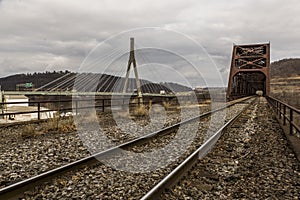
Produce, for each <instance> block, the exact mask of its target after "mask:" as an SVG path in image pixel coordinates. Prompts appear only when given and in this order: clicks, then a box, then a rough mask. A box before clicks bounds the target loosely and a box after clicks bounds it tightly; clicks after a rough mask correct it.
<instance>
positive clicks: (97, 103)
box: [0, 98, 171, 120]
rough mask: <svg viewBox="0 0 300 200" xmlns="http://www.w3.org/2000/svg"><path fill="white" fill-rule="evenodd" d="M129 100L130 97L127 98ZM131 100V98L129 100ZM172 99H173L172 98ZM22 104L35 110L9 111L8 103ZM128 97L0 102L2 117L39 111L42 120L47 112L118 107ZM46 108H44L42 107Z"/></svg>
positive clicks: (38, 114) (38, 116)
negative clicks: (43, 114)
mask: <svg viewBox="0 0 300 200" xmlns="http://www.w3.org/2000/svg"><path fill="white" fill-rule="evenodd" d="M127 100H128V99H127ZM129 101H130V100H129ZM149 101H150V100H149ZM149 101H147V102H144V104H149ZM170 101H171V100H170ZM163 102H164V101H157V100H156V101H155V102H153V103H163ZM18 104H19V105H20V104H28V105H29V106H30V107H34V108H35V110H31V111H21V112H11V111H8V109H7V106H8V105H18ZM127 104H128V102H126V99H124V98H116V99H115V98H114V99H113V100H112V99H111V98H105V99H102V98H100V99H97V98H96V99H93V98H88V99H67V100H65V99H64V100H41V101H22V102H2V103H1V102H0V118H3V117H4V116H9V119H13V118H14V116H16V115H22V114H32V113H37V117H36V118H35V119H38V120H40V119H41V118H42V117H41V114H42V113H47V112H59V113H67V112H72V114H73V115H77V114H78V113H80V110H84V109H91V108H95V109H96V110H98V111H102V112H104V111H105V108H107V107H108V108H116V107H122V106H124V105H127ZM136 104H139V102H132V101H130V102H129V106H134V105H136ZM42 108H44V109H42Z"/></svg>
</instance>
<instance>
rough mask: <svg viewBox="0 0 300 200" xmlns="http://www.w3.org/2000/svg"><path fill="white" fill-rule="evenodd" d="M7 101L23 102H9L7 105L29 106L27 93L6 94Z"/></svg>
mask: <svg viewBox="0 0 300 200" xmlns="http://www.w3.org/2000/svg"><path fill="white" fill-rule="evenodd" d="M4 99H5V102H7V103H13V102H23V103H17V104H7V107H12V106H28V102H29V99H28V97H26V96H25V95H4Z"/></svg>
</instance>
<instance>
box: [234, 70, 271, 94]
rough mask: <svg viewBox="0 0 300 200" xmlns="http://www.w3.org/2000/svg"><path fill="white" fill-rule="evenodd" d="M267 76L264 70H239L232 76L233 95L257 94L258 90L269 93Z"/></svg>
mask: <svg viewBox="0 0 300 200" xmlns="http://www.w3.org/2000/svg"><path fill="white" fill-rule="evenodd" d="M266 81H267V77H266V75H265V74H264V73H262V72H238V73H237V74H235V75H234V76H233V77H232V84H231V94H230V95H231V97H232V98H233V99H234V97H236V98H238V97H242V96H249V95H254V94H256V92H257V91H262V92H263V94H264V95H265V94H266V93H267V83H266Z"/></svg>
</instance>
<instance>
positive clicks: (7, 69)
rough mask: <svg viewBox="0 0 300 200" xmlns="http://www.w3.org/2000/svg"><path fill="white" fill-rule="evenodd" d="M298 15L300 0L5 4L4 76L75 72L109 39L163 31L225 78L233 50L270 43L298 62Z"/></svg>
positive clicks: (0, 41) (16, 0)
mask: <svg viewBox="0 0 300 200" xmlns="http://www.w3.org/2000/svg"><path fill="white" fill-rule="evenodd" d="M299 13H300V1H299V0H289V1H283V0H228V1H227V0H226V1H225V0H165V1H162V0H126V1H124V0H118V1H117V0H77V1H75V0H63V1H61V0H51V1H49V0H0V67H1V68H0V77H4V76H7V75H11V74H15V73H26V72H35V71H46V70H47V71H53V70H65V69H68V70H71V71H77V70H78V67H79V66H80V65H81V63H82V62H83V60H84V59H85V58H86V56H87V55H88V54H89V52H90V51H91V50H92V49H93V48H94V47H95V46H96V45H98V44H99V43H100V42H102V41H104V40H105V39H107V38H109V37H110V36H112V35H115V34H118V33H120V32H122V31H127V30H131V29H135V28H141V27H161V28H165V29H170V30H174V31H177V32H180V33H182V34H185V35H187V36H189V37H191V38H192V39H194V40H195V41H197V42H198V43H199V44H201V45H202V46H203V47H204V48H205V49H206V50H207V52H208V54H209V55H210V56H211V58H212V59H213V61H214V62H215V63H216V65H217V68H218V69H219V71H220V72H221V73H222V76H223V77H224V79H227V76H228V71H229V66H230V59H231V53H232V52H231V51H232V45H233V43H235V44H248V43H261V42H263V43H265V42H269V41H270V43H271V60H272V61H276V60H279V59H282V58H291V57H300V17H299V15H300V14H299ZM167 40H168V38H162V41H167ZM178 48H180V47H178ZM225 81H226V80H225Z"/></svg>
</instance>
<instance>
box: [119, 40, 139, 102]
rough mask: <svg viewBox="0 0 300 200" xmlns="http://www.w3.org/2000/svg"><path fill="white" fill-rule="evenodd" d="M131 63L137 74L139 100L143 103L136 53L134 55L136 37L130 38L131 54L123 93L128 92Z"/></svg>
mask: <svg viewBox="0 0 300 200" xmlns="http://www.w3.org/2000/svg"><path fill="white" fill-rule="evenodd" d="M131 64H133V71H134V75H135V81H136V87H137V93H138V101H139V103H143V96H142V91H141V83H140V79H139V75H138V71H137V66H136V60H135V55H134V38H130V54H129V60H128V65H127V71H126V77H125V83H124V88H123V93H126V90H127V85H128V79H129V73H130V67H131Z"/></svg>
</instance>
